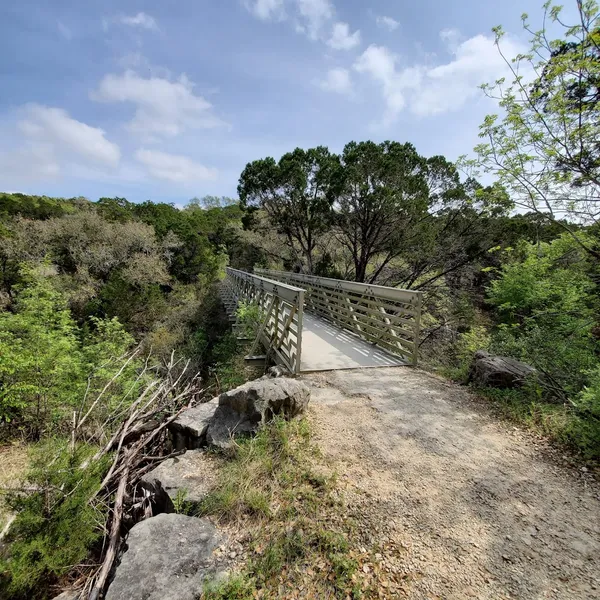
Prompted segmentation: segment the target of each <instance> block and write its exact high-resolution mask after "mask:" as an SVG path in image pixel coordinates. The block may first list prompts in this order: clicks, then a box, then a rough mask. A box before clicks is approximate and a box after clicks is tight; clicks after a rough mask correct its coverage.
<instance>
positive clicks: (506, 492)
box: [304, 367, 600, 600]
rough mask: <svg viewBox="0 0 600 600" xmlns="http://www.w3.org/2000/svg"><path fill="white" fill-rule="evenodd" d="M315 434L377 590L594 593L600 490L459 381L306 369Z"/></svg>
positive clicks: (424, 594) (477, 594)
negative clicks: (383, 581)
mask: <svg viewBox="0 0 600 600" xmlns="http://www.w3.org/2000/svg"><path fill="white" fill-rule="evenodd" d="M304 380H305V381H306V382H307V383H309V384H310V385H311V386H312V388H313V396H312V398H313V399H312V401H311V403H312V409H311V411H312V418H313V419H314V420H315V421H316V431H317V440H316V441H317V443H318V445H319V446H320V447H321V449H322V451H323V453H324V455H325V458H326V459H327V461H328V462H329V463H330V464H331V467H332V468H333V469H334V470H335V471H336V472H337V473H338V475H339V480H340V483H341V484H342V485H343V486H344V487H345V489H346V494H345V496H346V498H347V502H348V514H349V515H350V516H352V517H353V518H355V519H356V520H357V521H358V523H359V529H360V535H361V538H362V539H363V540H364V544H365V547H366V548H372V547H373V545H375V546H378V547H379V549H378V551H377V552H376V555H375V560H377V561H378V562H379V563H380V566H379V567H378V568H381V569H383V570H384V571H387V572H392V573H397V574H401V575H402V581H404V582H405V584H404V585H402V586H398V587H396V589H389V590H381V593H382V597H386V598H394V597H410V598H427V599H434V598H440V599H451V598H452V599H453V598H470V597H473V598H481V599H498V598H527V599H533V598H535V599H540V598H556V599H560V600H563V599H567V598H576V599H578V600H579V599H588V598H600V496H599V491H598V487H597V486H596V485H595V484H594V482H593V481H592V480H591V478H590V477H589V476H587V475H586V474H585V473H579V472H577V471H572V470H569V469H566V468H563V467H560V466H558V465H556V464H553V463H552V461H551V460H550V459H547V458H544V455H543V453H541V452H540V448H539V447H537V444H535V443H534V441H533V439H532V438H531V437H530V436H529V435H528V434H527V433H525V432H521V431H518V430H516V429H515V428H512V427H508V426H506V425H504V424H502V423H498V422H497V421H496V420H494V419H493V418H492V417H491V416H490V415H488V414H487V413H486V412H485V409H484V408H482V407H481V406H479V405H478V404H477V403H475V402H473V400H472V398H471V397H470V396H469V394H468V392H467V391H466V390H465V389H464V388H460V387H458V386H455V385H453V384H450V383H447V382H445V381H443V380H441V379H438V378H436V377H433V376H431V375H428V374H426V373H423V372H420V371H417V370H411V369H408V368H402V367H400V368H389V369H364V370H357V371H337V372H332V373H326V374H314V375H308V376H306V377H304Z"/></svg>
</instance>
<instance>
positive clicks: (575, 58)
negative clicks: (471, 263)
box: [467, 0, 600, 259]
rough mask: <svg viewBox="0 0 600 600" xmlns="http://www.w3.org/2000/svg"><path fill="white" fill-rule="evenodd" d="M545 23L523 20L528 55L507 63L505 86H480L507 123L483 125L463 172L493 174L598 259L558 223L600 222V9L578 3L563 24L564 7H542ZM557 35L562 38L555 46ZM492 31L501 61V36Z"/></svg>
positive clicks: (593, 246) (489, 120)
mask: <svg viewBox="0 0 600 600" xmlns="http://www.w3.org/2000/svg"><path fill="white" fill-rule="evenodd" d="M543 22H544V26H543V28H542V29H540V30H533V29H532V28H531V26H530V25H529V23H528V16H527V15H523V27H524V29H525V31H527V32H528V33H529V34H530V35H531V36H532V41H531V47H530V50H529V52H527V53H525V54H521V55H519V56H517V57H515V58H514V59H512V60H509V58H510V57H506V58H505V60H506V64H507V65H508V68H509V69H510V72H511V74H512V81H511V82H510V83H508V84H507V83H506V82H505V81H504V80H500V81H497V82H496V84H494V85H484V86H482V87H483V90H484V91H485V93H486V94H487V95H488V96H489V97H491V98H494V99H496V100H497V101H498V103H499V107H500V108H501V109H502V112H503V114H504V116H503V117H500V116H498V115H488V116H487V117H486V118H485V120H484V122H483V124H482V125H481V128H480V137H482V138H484V139H485V142H484V143H482V144H480V145H478V146H477V147H476V148H475V151H476V153H477V158H476V159H475V160H473V161H467V164H469V165H470V166H475V167H477V168H482V169H483V170H484V171H486V172H487V173H490V174H493V175H494V176H495V177H496V178H497V180H498V181H499V182H500V183H502V184H503V185H504V186H505V187H506V188H507V189H508V190H509V191H510V193H511V196H512V198H513V199H514V200H515V202H516V203H517V204H518V205H519V206H521V207H524V208H526V209H527V210H532V211H535V212H537V213H539V214H541V215H543V216H544V217H545V218H547V219H548V220H552V221H554V222H556V223H558V224H560V226H561V227H562V228H563V229H564V230H566V231H567V232H568V233H569V234H570V235H572V236H573V237H574V239H575V240H576V241H577V242H578V243H579V244H580V245H581V246H582V247H584V248H585V249H586V251H588V252H589V253H591V254H592V255H594V256H595V257H596V259H598V258H600V248H599V247H598V242H597V240H596V241H594V240H590V239H589V238H585V239H584V237H583V236H581V235H579V233H578V231H577V230H576V229H575V228H573V227H570V226H569V225H568V223H567V222H565V221H564V220H561V219H562V218H564V217H568V218H570V219H571V220H575V221H577V222H583V223H585V224H593V223H597V222H598V219H599V218H600V141H599V140H600V91H599V84H600V21H599V16H598V4H597V3H596V2H595V0H578V1H577V20H576V22H575V23H573V24H568V23H565V22H564V21H563V19H562V12H561V7H559V6H555V5H552V4H551V3H550V2H547V3H546V4H545V5H544V21H543ZM547 24H548V26H547ZM549 24H552V28H551V29H552V30H551V29H550V27H549ZM556 29H558V30H560V31H561V32H562V36H561V37H559V38H557V39H552V38H551V35H552V32H553V31H554V30H556ZM494 31H495V33H496V42H497V44H498V48H499V51H500V53H501V54H502V44H501V42H502V37H503V35H504V32H503V31H502V28H501V27H497V28H495V29H494ZM502 56H503V57H504V54H502Z"/></svg>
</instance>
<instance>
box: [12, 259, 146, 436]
mask: <svg viewBox="0 0 600 600" xmlns="http://www.w3.org/2000/svg"><path fill="white" fill-rule="evenodd" d="M44 267H46V268H48V265H43V266H42V269H43V268H44ZM24 278H25V279H24V283H23V284H21V285H20V286H18V288H17V290H16V293H15V296H14V302H13V306H12V311H4V312H0V356H1V357H2V360H1V361H0V420H2V421H5V422H7V423H10V424H11V425H12V427H13V428H14V427H18V428H19V429H20V430H21V431H22V432H24V433H26V434H28V435H31V436H33V437H35V438H39V437H40V436H41V435H42V434H44V433H51V434H55V433H57V432H59V431H60V430H61V427H62V425H63V423H65V422H66V421H69V420H70V418H71V415H72V412H73V410H75V409H76V408H77V407H78V406H79V405H80V404H81V402H82V398H83V397H84V395H85V394H86V393H87V394H94V393H96V392H99V391H100V390H101V389H102V388H103V387H104V386H105V385H106V384H107V383H108V382H109V381H110V379H111V378H112V376H113V374H114V373H115V372H116V371H117V370H118V369H119V368H121V366H122V364H121V363H122V362H124V356H125V354H126V353H127V352H128V351H129V350H130V349H131V347H132V345H133V343H134V340H133V338H132V337H131V336H130V335H129V334H128V333H126V332H125V331H124V329H123V327H122V325H121V324H120V323H119V322H118V321H117V320H116V319H99V318H95V317H92V318H91V319H90V321H89V325H90V326H91V327H89V328H87V331H86V332H80V331H79V330H78V327H77V324H76V323H75V320H74V319H73V317H72V315H71V312H70V311H69V309H68V306H67V302H66V299H65V297H64V294H62V293H61V292H59V291H57V290H56V289H54V288H53V286H52V277H51V276H49V275H43V274H42V273H40V269H38V271H30V272H29V273H28V274H27V275H25V276H24ZM135 367H136V363H132V364H130V365H129V366H128V369H127V372H126V373H125V375H124V377H122V378H121V379H120V380H119V382H118V383H114V384H113V385H112V386H111V387H110V389H109V391H108V393H107V394H105V396H104V402H103V406H104V407H105V411H104V414H105V415H106V414H108V412H109V411H110V409H111V408H112V406H113V405H114V404H115V403H116V402H118V401H120V399H121V398H122V396H123V394H124V392H125V387H126V386H128V385H130V384H131V381H133V379H134V372H135ZM86 390H87V392H86Z"/></svg>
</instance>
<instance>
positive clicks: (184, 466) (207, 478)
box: [142, 450, 217, 504]
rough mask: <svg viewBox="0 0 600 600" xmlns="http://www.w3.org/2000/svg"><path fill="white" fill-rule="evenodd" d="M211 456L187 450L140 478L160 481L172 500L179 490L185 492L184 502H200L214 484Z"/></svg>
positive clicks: (214, 474) (148, 480)
mask: <svg viewBox="0 0 600 600" xmlns="http://www.w3.org/2000/svg"><path fill="white" fill-rule="evenodd" d="M213 463H214V461H213V459H212V457H211V456H209V455H207V454H206V453H205V452H204V451H202V450H188V451H187V452H186V453H185V454H182V455H181V456H176V457H175V458H169V459H167V460H165V461H164V462H163V463H161V464H160V465H159V466H158V467H156V469H154V470H152V471H150V472H149V473H147V474H146V475H144V476H143V477H142V479H143V480H144V481H147V482H153V481H154V480H155V479H157V480H158V481H160V483H161V484H162V487H163V488H164V490H165V491H166V492H167V494H169V496H170V497H171V499H172V500H175V498H176V497H177V492H178V491H179V490H182V491H184V490H185V497H184V499H185V501H186V502H190V503H192V504H197V503H200V502H202V500H203V499H204V498H205V497H206V495H207V494H208V492H210V490H211V489H212V488H213V487H214V485H215V483H216V479H217V476H216V469H215V467H214V464H213Z"/></svg>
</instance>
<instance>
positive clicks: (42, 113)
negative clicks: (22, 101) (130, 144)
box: [0, 104, 121, 185]
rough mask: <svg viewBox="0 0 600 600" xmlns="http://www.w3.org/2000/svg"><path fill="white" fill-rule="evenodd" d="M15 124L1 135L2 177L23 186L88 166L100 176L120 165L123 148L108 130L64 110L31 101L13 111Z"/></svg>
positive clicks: (5, 129) (0, 173)
mask: <svg viewBox="0 0 600 600" xmlns="http://www.w3.org/2000/svg"><path fill="white" fill-rule="evenodd" d="M11 123H12V124H11V125H10V126H8V127H3V129H2V132H1V135H0V140H2V141H3V142H4V143H3V144H2V146H3V148H0V178H1V179H2V180H3V181H5V182H9V181H10V182H13V183H18V184H19V185H22V184H23V183H24V182H25V183H27V182H31V181H35V180H48V179H54V178H57V177H58V176H60V175H61V174H62V173H63V171H66V172H68V173H69V174H71V175H73V174H74V173H76V172H79V171H81V170H82V169H88V168H89V169H90V170H93V171H94V172H95V173H96V175H98V174H100V173H109V172H114V171H115V170H116V169H117V167H118V164H119V161H120V158H121V151H120V150H119V147H118V146H117V145H116V144H113V143H112V142H110V141H109V140H107V139H106V137H105V132H104V131H103V130H102V129H99V128H97V127H91V126H90V125H87V124H85V123H82V122H81V121H77V120H76V119H73V118H72V117H70V116H69V114H68V113H67V112H66V111H65V110H63V109H60V108H52V107H48V106H42V105H39V104H27V105H25V106H22V107H21V108H19V109H17V111H15V113H12V114H11Z"/></svg>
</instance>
